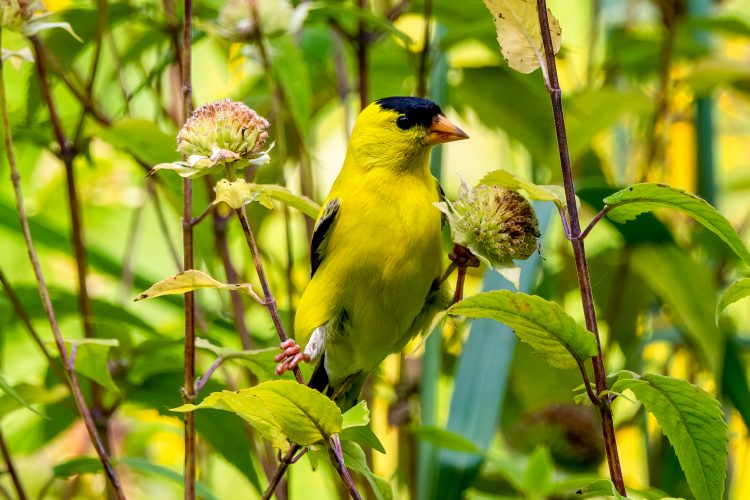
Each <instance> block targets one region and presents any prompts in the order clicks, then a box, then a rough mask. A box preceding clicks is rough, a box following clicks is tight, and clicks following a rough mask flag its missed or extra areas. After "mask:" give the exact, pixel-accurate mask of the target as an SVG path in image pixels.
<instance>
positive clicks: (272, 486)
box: [260, 444, 301, 500]
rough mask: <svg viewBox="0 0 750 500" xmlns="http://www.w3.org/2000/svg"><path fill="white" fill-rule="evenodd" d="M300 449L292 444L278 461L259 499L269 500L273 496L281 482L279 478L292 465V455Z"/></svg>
mask: <svg viewBox="0 0 750 500" xmlns="http://www.w3.org/2000/svg"><path fill="white" fill-rule="evenodd" d="M300 448H301V446H300V445H298V444H293V445H292V446H291V447H289V449H288V450H287V452H286V453H285V454H284V456H283V457H282V458H281V459H280V460H279V466H278V467H276V472H274V474H273V477H271V480H270V481H269V482H268V487H266V491H264V492H263V495H262V496H261V497H260V498H261V500H269V499H270V498H271V497H272V496H273V493H274V491H276V486H278V484H279V482H281V478H282V477H284V474H285V473H286V470H287V469H288V468H289V466H290V465H291V464H292V463H293V460H294V455H295V454H296V453H297V451H298V450H299V449H300Z"/></svg>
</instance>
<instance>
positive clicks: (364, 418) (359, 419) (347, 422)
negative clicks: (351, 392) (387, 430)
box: [341, 399, 370, 429]
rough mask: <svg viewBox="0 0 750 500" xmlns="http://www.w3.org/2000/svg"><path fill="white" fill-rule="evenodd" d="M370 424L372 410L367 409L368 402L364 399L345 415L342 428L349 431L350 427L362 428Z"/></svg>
mask: <svg viewBox="0 0 750 500" xmlns="http://www.w3.org/2000/svg"><path fill="white" fill-rule="evenodd" d="M369 423H370V409H369V408H367V401H365V400H364V399H363V400H362V401H360V402H359V403H357V404H356V405H354V406H352V407H351V408H349V409H348V410H347V411H346V413H344V415H343V420H342V422H341V428H342V429H348V428H350V427H361V426H363V425H367V424H369Z"/></svg>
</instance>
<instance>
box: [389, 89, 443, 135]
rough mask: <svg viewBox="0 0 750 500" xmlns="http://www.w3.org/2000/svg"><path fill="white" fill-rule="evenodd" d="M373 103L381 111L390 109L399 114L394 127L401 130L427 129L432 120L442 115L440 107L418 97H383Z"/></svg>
mask: <svg viewBox="0 0 750 500" xmlns="http://www.w3.org/2000/svg"><path fill="white" fill-rule="evenodd" d="M375 103H376V104H377V105H378V106H380V107H381V108H383V109H390V110H392V111H395V112H396V113H399V114H400V115H401V116H399V118H398V120H396V125H398V127H399V128H400V129H402V130H407V129H410V128H412V127H413V126H415V125H421V126H423V127H429V126H430V125H431V124H432V120H433V118H435V117H436V116H438V115H442V114H443V112H442V110H441V109H440V106H438V105H437V104H435V103H434V102H432V101H429V100H427V99H420V98H419V97H384V98H383V99H378V100H377V101H375Z"/></svg>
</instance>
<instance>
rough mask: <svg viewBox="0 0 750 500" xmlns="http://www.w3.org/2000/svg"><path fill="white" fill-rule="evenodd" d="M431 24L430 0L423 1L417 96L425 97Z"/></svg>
mask: <svg viewBox="0 0 750 500" xmlns="http://www.w3.org/2000/svg"><path fill="white" fill-rule="evenodd" d="M431 22H432V0H424V34H423V36H422V41H423V45H422V51H421V52H420V53H419V68H418V70H417V96H418V97H424V96H426V95H427V63H428V60H429V58H430V48H431V46H432V44H431V41H430V23H431Z"/></svg>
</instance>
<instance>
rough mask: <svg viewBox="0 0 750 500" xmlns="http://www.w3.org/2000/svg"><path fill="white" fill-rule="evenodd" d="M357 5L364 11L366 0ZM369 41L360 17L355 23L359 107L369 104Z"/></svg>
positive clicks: (358, 0)
mask: <svg viewBox="0 0 750 500" xmlns="http://www.w3.org/2000/svg"><path fill="white" fill-rule="evenodd" d="M357 7H358V8H359V9H360V10H362V11H364V10H365V9H367V0H357ZM369 42H370V34H369V32H368V31H367V29H366V27H365V21H364V20H363V19H362V18H360V19H359V22H358V24H357V69H358V71H359V82H358V85H359V107H360V109H365V108H366V107H367V104H369V102H370V101H369V85H368V79H369V76H368V75H369V71H368V63H367V50H368V48H367V46H368V45H369Z"/></svg>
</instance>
